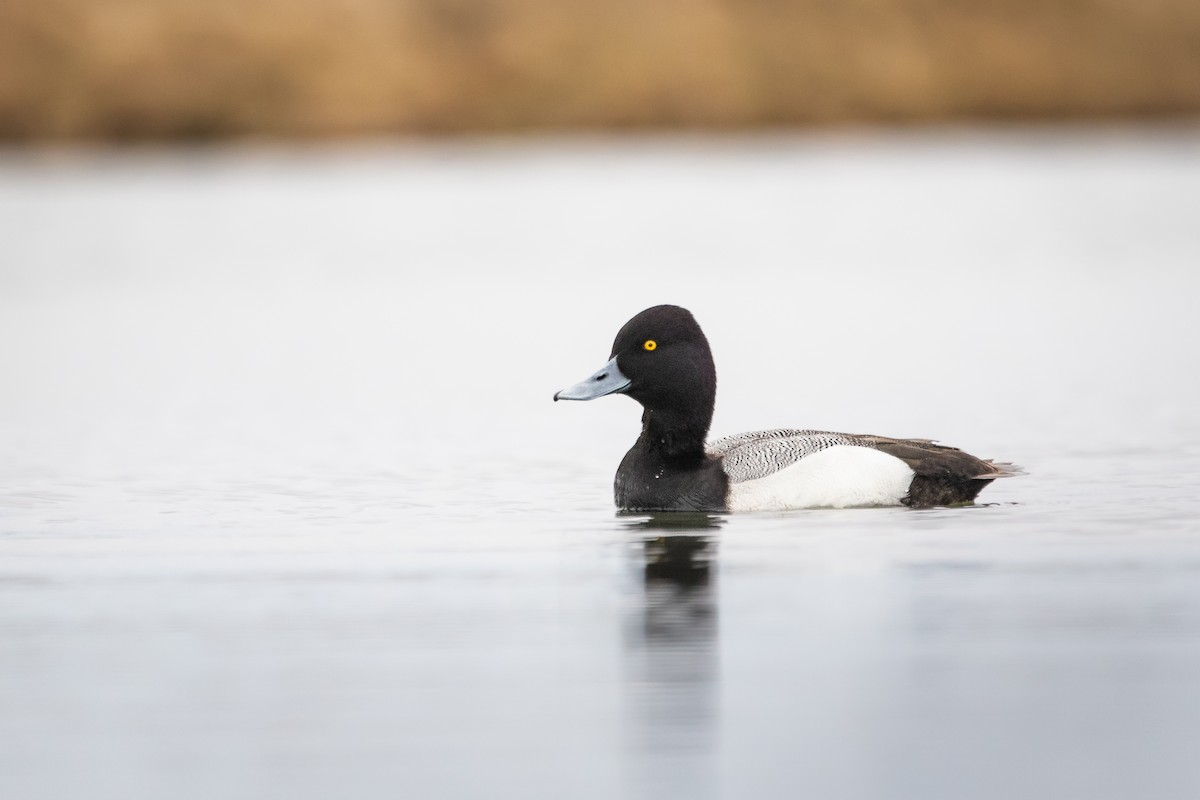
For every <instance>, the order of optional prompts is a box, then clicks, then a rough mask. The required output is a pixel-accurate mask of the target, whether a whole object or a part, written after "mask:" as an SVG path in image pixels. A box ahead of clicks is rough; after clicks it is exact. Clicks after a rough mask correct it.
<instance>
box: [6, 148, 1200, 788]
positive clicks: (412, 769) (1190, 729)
mask: <svg viewBox="0 0 1200 800" xmlns="http://www.w3.org/2000/svg"><path fill="white" fill-rule="evenodd" d="M1197 209H1200V133H1198V132H1197V130H1196V129H1194V128H1193V129H1184V130H1175V131H1139V130H1112V131H1103V132H1095V133H1084V132H1079V131H1062V132H1008V133H973V132H945V133H926V134H907V135H891V136H886V135H866V134H862V135H855V136H849V137H840V138H836V137H828V138H826V137H807V138H778V139H747V140H730V141H713V142H709V141H700V140H670V139H667V140H651V141H626V142H590V141H578V142H570V141H567V142H563V141H554V142H536V143H530V144H511V145H510V144H503V143H480V144H473V143H463V144H457V145H452V146H451V145H447V146H436V145H420V146H404V147H385V146H380V147H371V148H365V149H356V150H312V151H305V150H286V151H278V150H261V151H238V152H228V153H225V152H215V153H214V152H173V151H163V152H147V153H138V154H125V155H116V154H106V153H80V152H75V153H51V154H43V155H39V156H27V155H18V154H14V153H10V154H8V155H2V156H0V230H2V233H3V235H2V236H0V796H2V797H5V798H10V797H11V798H74V797H81V796H87V797H90V798H98V799H99V798H161V797H171V798H214V797H220V798H276V797H278V798H310V797H311V798H325V797H388V798H395V797H411V798H418V797H422V798H423V797H430V798H479V797H520V798H563V797H570V798H614V797H713V798H795V797H811V798H922V799H928V798H964V797H970V798H1014V797H1020V798H1132V797H1136V798H1163V799H1166V798H1171V799H1174V798H1179V799H1180V800H1183V799H1184V798H1188V799H1189V800H1190V799H1191V798H1195V797H1200V761H1198V760H1197V755H1198V754H1200V498H1198V495H1200V411H1198V409H1200V369H1198V366H1200V358H1198V356H1200V353H1198V350H1200V317H1198V315H1197V313H1196V302H1197V298H1198V297H1200V269H1198V268H1197V265H1198V264H1200V224H1198V218H1197ZM659 302H674V303H679V304H682V305H686V306H688V307H690V308H691V309H692V310H693V311H694V312H695V313H696V315H697V317H698V318H699V320H700V322H701V324H703V325H704V326H705V328H706V330H707V332H708V333H709V336H710V338H711V339H712V342H713V347H714V353H715V357H716V360H717V366H718V371H719V373H720V376H721V388H720V391H719V395H718V411H717V418H716V421H715V423H714V433H715V434H717V435H723V434H726V433H732V432H736V431H739V430H747V429H757V428H766V427H775V426H806V427H815V428H830V429H835V430H851V431H856V432H877V433H883V434H889V435H899V436H926V437H937V438H939V439H941V440H943V441H946V442H949V443H952V444H956V445H960V446H962V447H965V448H967V449H969V450H971V451H972V452H975V453H977V454H979V455H982V456H988V457H996V458H1001V459H1004V460H1012V461H1017V462H1019V463H1022V464H1024V465H1025V466H1026V467H1027V468H1028V469H1029V471H1030V473H1031V474H1030V475H1029V476H1028V477H1025V478H1020V479H1014V480H1011V481H1007V482H1003V483H1002V484H998V485H994V486H993V487H991V488H990V489H989V490H987V491H986V492H985V493H984V494H983V495H982V497H981V499H982V500H984V501H986V505H982V506H978V507H974V508H966V509H942V510H932V511H920V512H914V511H909V510H907V509H878V510H853V511H805V512H793V513H786V514H763V515H754V514H751V515H741V516H728V515H700V516H681V517H672V516H666V517H657V518H656V517H648V516H645V515H635V516H618V515H616V514H614V512H613V509H612V506H611V480H612V473H613V471H614V470H615V468H616V465H617V462H618V461H619V460H620V457H621V455H622V454H623V453H624V450H625V449H626V448H627V447H628V445H629V444H630V443H631V442H632V439H633V437H634V435H635V432H636V428H637V424H638V408H637V407H636V405H635V404H633V403H632V402H630V401H629V400H627V399H625V398H606V399H604V400H600V401H597V402H595V403H589V404H570V405H563V404H559V405H557V406H556V405H554V404H552V403H551V402H550V398H551V395H552V394H553V392H554V391H555V390H556V389H559V388H562V387H564V386H566V385H569V384H571V383H574V382H575V381H577V380H578V379H580V378H582V377H583V376H585V375H587V374H589V373H590V372H591V371H592V370H594V369H595V368H597V367H598V366H599V365H600V364H601V363H603V361H604V360H605V359H606V358H607V355H608V352H609V351H608V347H609V345H610V343H611V340H612V336H613V335H614V334H615V332H616V330H617V328H618V327H619V326H620V324H621V323H623V322H624V321H625V319H627V318H628V317H629V316H631V315H632V314H633V313H635V312H636V311H638V310H640V309H641V308H644V307H645V306H648V305H651V304H654V303H659Z"/></svg>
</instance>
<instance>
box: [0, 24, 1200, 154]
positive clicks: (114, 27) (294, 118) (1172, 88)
mask: <svg viewBox="0 0 1200 800" xmlns="http://www.w3.org/2000/svg"><path fill="white" fill-rule="evenodd" d="M1198 110H1200V2H1197V0H2V2H0V138H3V139H8V140H31V139H43V138H50V139H74V138H99V139H144V138H210V137H221V136H244V135H271V136H299V137H324V136H334V135H340V134H371V133H385V132H431V131H509V130H523V129H564V128H596V127H600V128H612V127H661V126H690V127H735V126H736V127H740V126H753V125H763V124H808V123H831V122H857V121H878V120H890V121H894V120H929V119H952V118H981V117H983V118H1006V117H1019V118H1036V117H1071V116H1129V115H1149V114H1190V113H1195V112H1196V111H1198Z"/></svg>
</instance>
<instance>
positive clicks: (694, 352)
mask: <svg viewBox="0 0 1200 800" xmlns="http://www.w3.org/2000/svg"><path fill="white" fill-rule="evenodd" d="M612 357H613V358H615V359H616V362H617V366H618V367H619V368H620V370H621V372H622V373H623V374H624V375H625V377H627V378H628V379H629V386H628V388H626V389H625V390H624V393H625V394H627V395H629V396H630V397H632V398H633V399H634V400H637V401H638V402H639V403H641V404H642V405H643V406H645V407H646V410H647V411H662V412H667V413H672V414H681V415H689V416H695V415H697V414H699V415H700V416H702V417H703V420H704V428H705V429H706V430H707V428H708V423H709V422H710V421H711V420H712V410H713V403H714V402H715V399H716V394H717V370H716V367H715V366H714V365H713V358H712V351H711V350H710V349H709V346H708V339H707V338H705V336H704V331H702V330H700V326H699V325H698V324H697V323H696V319H695V317H693V316H692V314H691V312H690V311H688V310H687V309H685V308H680V307H679V306H654V307H653V308H648V309H646V310H645V311H643V312H641V313H640V314H638V315H637V316H635V317H634V318H633V319H631V320H629V322H626V323H625V325H624V327H622V328H621V330H620V332H619V333H617V338H616V339H615V340H614V341H613V349H612Z"/></svg>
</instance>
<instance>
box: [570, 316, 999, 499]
mask: <svg viewBox="0 0 1200 800" xmlns="http://www.w3.org/2000/svg"><path fill="white" fill-rule="evenodd" d="M607 394H627V395H629V396H630V397H632V398H633V399H634V400H636V401H638V402H639V403H641V404H642V407H643V409H644V411H643V413H642V434H641V436H639V437H638V440H637V442H635V443H634V445H633V447H632V448H630V450H629V452H628V453H626V454H625V458H624V459H623V460H622V461H621V466H620V467H619V468H618V469H617V477H616V480H615V482H614V494H615V497H616V503H617V506H618V507H619V508H621V509H624V510H629V511H772V510H784V509H794V508H821V507H832V508H846V507H851V506H891V505H907V506H912V507H917V508H927V507H930V506H941V505H956V504H962V503H970V502H972V501H973V500H974V499H975V496H976V495H978V494H979V492H980V490H982V489H983V487H985V486H987V485H988V484H989V483H991V482H992V481H993V480H994V479H996V478H1004V477H1008V476H1010V475H1017V474H1020V470H1019V469H1018V468H1016V467H1014V466H1013V465H1011V464H1007V463H995V462H992V461H985V460H983V459H980V458H976V457H975V456H972V455H968V454H967V453H964V452H963V451H961V450H959V449H957V448H954V447H946V446H944V445H939V444H934V443H933V442H932V441H930V440H927V439H889V438H887V437H884V436H870V435H858V434H849V433H830V432H828V431H814V430H791V429H785V430H772V431H758V432H755V433H742V434H738V435H736V436H728V437H726V438H724V439H720V440H718V441H715V442H712V443H708V442H707V437H708V428H709V425H710V424H711V422H712V415H713V405H714V403H715V401H716V394H717V371H716V368H715V367H714V365H713V358H712V351H711V350H710V349H709V346H708V339H706V338H705V336H704V332H703V331H702V330H700V326H699V325H698V324H697V323H696V320H695V318H693V317H692V315H691V313H690V312H689V311H687V310H686V309H683V308H680V307H678V306H655V307H653V308H648V309H646V310H645V311H643V312H641V313H640V314H638V315H637V316H635V317H634V318H633V319H631V320H629V322H627V323H625V326H624V327H622V328H621V330H620V332H619V333H617V338H616V340H615V341H614V342H613V349H612V356H611V358H610V359H609V362H608V363H607V364H605V365H604V366H603V367H601V368H600V369H599V370H598V371H597V372H596V373H595V374H593V375H592V376H591V377H588V378H586V379H584V380H583V381H580V382H579V383H577V384H575V385H574V386H572V387H571V388H569V389H563V390H562V391H561V392H558V393H557V394H555V395H554V399H555V400H592V399H595V398H597V397H603V396H604V395H607Z"/></svg>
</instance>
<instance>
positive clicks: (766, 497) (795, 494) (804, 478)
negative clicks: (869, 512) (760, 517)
mask: <svg viewBox="0 0 1200 800" xmlns="http://www.w3.org/2000/svg"><path fill="white" fill-rule="evenodd" d="M913 474H914V473H913V471H912V469H911V468H909V466H908V465H907V464H905V463H904V462H903V461H901V460H900V459H898V458H896V457H895V456H890V455H888V454H887V453H884V452H882V451H880V450H875V449H873V448H870V447H858V446H854V445H834V446H832V447H826V448H825V449H823V450H820V451H818V452H815V453H812V454H809V455H805V456H804V457H803V458H801V459H800V460H799V461H797V462H796V463H794V464H791V465H790V466H787V467H785V468H783V469H781V470H778V471H777V472H772V473H771V474H769V475H767V476H765V477H762V478H757V479H755V480H746V481H741V482H737V483H730V484H729V499H728V505H729V510H730V511H784V510H787V509H793V508H851V507H855V506H895V505H900V500H901V498H903V497H904V496H905V495H907V494H908V487H909V485H910V484H911V483H912V479H913Z"/></svg>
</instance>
